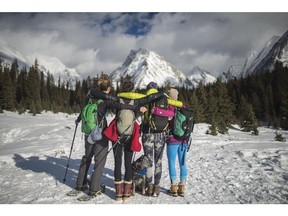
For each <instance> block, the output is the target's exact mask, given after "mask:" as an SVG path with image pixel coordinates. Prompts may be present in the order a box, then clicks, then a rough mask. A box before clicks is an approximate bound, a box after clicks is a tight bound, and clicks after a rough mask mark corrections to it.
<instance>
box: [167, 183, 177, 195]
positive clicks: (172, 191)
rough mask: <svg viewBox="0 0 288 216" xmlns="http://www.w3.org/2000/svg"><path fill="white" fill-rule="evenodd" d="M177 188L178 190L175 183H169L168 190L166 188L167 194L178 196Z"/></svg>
mask: <svg viewBox="0 0 288 216" xmlns="http://www.w3.org/2000/svg"><path fill="white" fill-rule="evenodd" d="M177 190H178V188H177V184H171V186H170V190H168V194H169V195H171V196H173V197H177V196H178V191H177Z"/></svg>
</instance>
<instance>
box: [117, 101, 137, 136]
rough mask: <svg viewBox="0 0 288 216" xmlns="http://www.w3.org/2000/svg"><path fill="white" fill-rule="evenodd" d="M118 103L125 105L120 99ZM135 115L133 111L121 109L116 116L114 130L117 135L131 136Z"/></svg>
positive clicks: (131, 103)
mask: <svg viewBox="0 0 288 216" xmlns="http://www.w3.org/2000/svg"><path fill="white" fill-rule="evenodd" d="M120 103H122V104H125V102H124V100H123V99H122V98H120ZM129 104H130V105H133V104H134V100H130V102H129ZM134 120H135V113H134V111H133V110H128V109H122V110H120V111H119V112H118V114H117V123H116V128H117V132H118V134H119V135H120V136H121V135H129V136H130V135H132V132H133V129H134Z"/></svg>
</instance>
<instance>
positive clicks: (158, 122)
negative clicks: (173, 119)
mask: <svg viewBox="0 0 288 216" xmlns="http://www.w3.org/2000/svg"><path fill="white" fill-rule="evenodd" d="M154 107H157V108H160V109H163V110H168V100H167V97H162V98H161V99H160V100H158V101H156V102H155V103H153V104H152V108H154ZM150 112H151V109H150ZM168 126H169V120H168V117H165V116H159V115H155V114H151V117H150V127H151V129H152V131H154V132H163V131H165V130H166V129H167V128H168Z"/></svg>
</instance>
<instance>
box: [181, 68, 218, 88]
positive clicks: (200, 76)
mask: <svg viewBox="0 0 288 216" xmlns="http://www.w3.org/2000/svg"><path fill="white" fill-rule="evenodd" d="M187 79H188V80H189V81H190V82H191V83H192V86H193V87H194V88H196V87H197V86H198V85H199V83H200V82H202V83H203V84H204V85H207V84H208V83H213V82H215V81H216V78H215V77H214V76H212V75H211V74H210V73H209V72H208V71H205V70H202V69H201V68H199V67H198V66H195V67H194V68H193V69H192V70H191V71H190V72H189V73H188V75H187Z"/></svg>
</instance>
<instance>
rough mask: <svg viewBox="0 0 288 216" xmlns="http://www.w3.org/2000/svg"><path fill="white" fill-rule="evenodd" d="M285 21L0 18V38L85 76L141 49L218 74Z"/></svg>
mask: <svg viewBox="0 0 288 216" xmlns="http://www.w3.org/2000/svg"><path fill="white" fill-rule="evenodd" d="M287 20H288V13H191V12H188V13H159V14H157V15H154V16H151V15H150V16H149V15H148V14H146V13H133V14H131V13H126V14H121V13H36V14H30V13H0V31H1V35H0V39H1V40H4V41H6V42H7V43H8V44H10V45H11V46H13V47H15V48H16V49H18V50H19V51H20V52H22V53H23V54H25V55H29V54H31V53H33V52H38V53H42V54H45V55H50V56H55V57H57V58H59V59H60V60H61V61H62V62H63V63H64V64H66V65H67V66H68V67H70V68H71V67H75V68H77V69H78V70H79V71H80V72H81V73H83V74H89V73H91V74H95V71H97V72H99V73H100V72H101V71H105V72H107V73H110V72H112V70H114V69H116V68H117V67H118V66H120V65H121V64H122V63H123V62H124V60H125V58H126V57H127V56H128V54H129V53H130V50H132V49H134V50H135V49H138V48H140V47H142V48H147V49H150V50H152V51H155V52H157V53H158V54H160V55H162V56H164V58H165V59H166V60H168V61H169V62H171V63H172V64H174V65H175V66H176V67H177V68H179V69H180V70H182V71H183V72H184V73H185V72H188V71H190V70H191V69H192V68H193V67H194V66H200V67H203V69H205V70H208V71H210V72H211V73H212V74H216V73H217V72H219V71H223V70H225V69H228V67H229V66H230V65H231V64H238V63H239V61H244V60H245V58H246V55H247V53H249V52H250V51H251V50H259V49H260V48H262V47H263V46H264V45H265V43H266V42H267V41H268V40H269V39H270V38H271V37H272V36H274V35H282V34H284V33H285V32H286V31H287V30H288V23H287V22H286V21H287ZM135 23H136V24H137V23H138V26H139V23H140V28H138V29H137V28H135V26H136V24H135ZM144 24H145V25H144ZM133 31H134V32H137V33H140V35H137V36H135V35H132V34H131V32H133ZM125 32H126V33H125ZM127 32H129V33H130V34H127ZM143 32H147V34H144V35H143ZM95 50H97V52H96V53H95ZM205 59H206V60H205ZM208 59H209V61H207V60H208Z"/></svg>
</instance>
